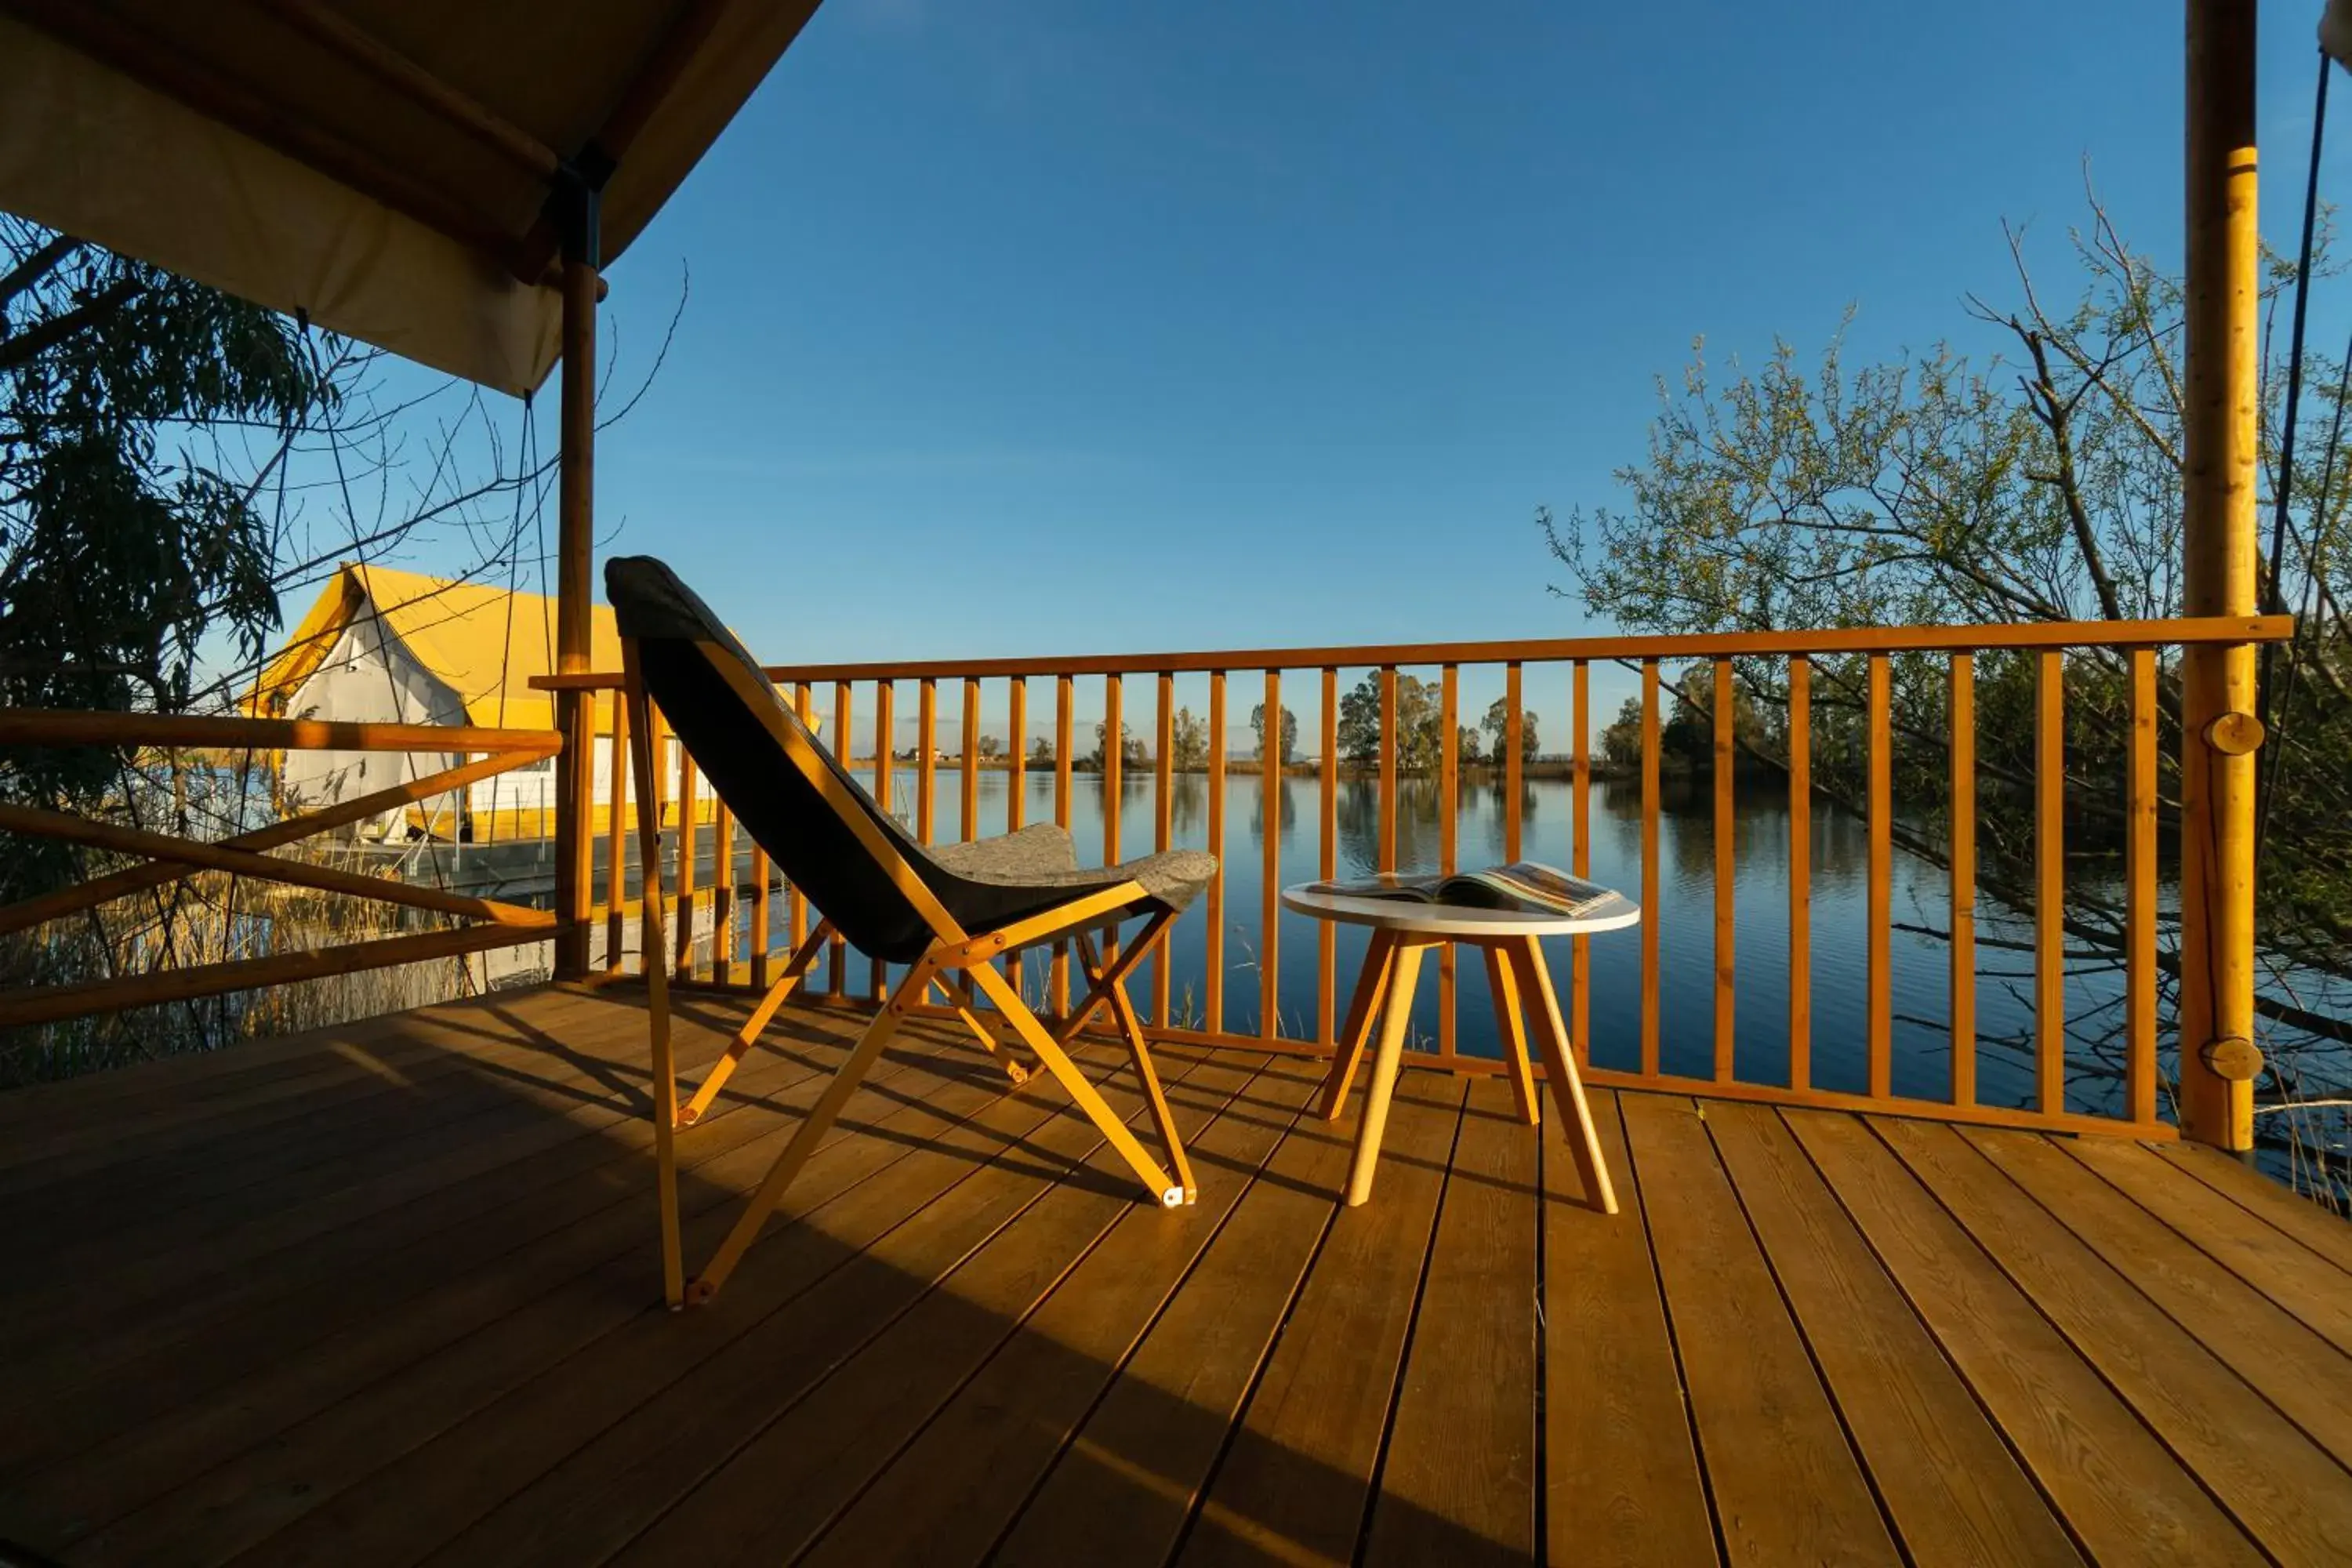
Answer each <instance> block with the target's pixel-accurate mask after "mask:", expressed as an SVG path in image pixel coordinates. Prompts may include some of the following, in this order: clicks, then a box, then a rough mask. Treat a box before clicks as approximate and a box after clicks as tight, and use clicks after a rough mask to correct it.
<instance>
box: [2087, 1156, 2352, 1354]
mask: <svg viewBox="0 0 2352 1568" xmlns="http://www.w3.org/2000/svg"><path fill="white" fill-rule="evenodd" d="M2066 1152H2068V1153H2070V1154H2072V1155H2074V1157H2075V1158H2076V1159H2078V1160H2080V1161H2082V1162H2083V1163H2084V1164H2085V1165H2088V1166H2089V1167H2090V1168H2091V1169H2093V1170H2095V1171H2096V1172H2098V1173H2099V1174H2101V1175H2102V1176H2105V1178H2106V1179H2107V1180H2108V1181H2110V1182H2112V1183H2114V1184H2116V1187H2118V1188H2120V1189H2121V1190H2122V1191H2123V1192H2124V1193H2126V1194H2128V1195H2129V1196H2130V1198H2131V1199H2132V1201H2133V1202H2135V1203H2137V1204H2138V1205H2140V1206H2141V1207H2142V1208H2144V1209H2146V1210H2147V1211H2148V1212H2149V1213H2150V1214H2152V1215H2156V1216H2157V1217H2158V1219H2161V1220H2162V1221H2164V1222H2165V1224H2167V1225H2168V1226H2172V1228H2173V1229H2174V1230H2176V1231H2179V1233H2180V1234H2181V1235H2182V1236H2184V1237H2187V1238H2188V1239H2189V1241H2190V1242H2191V1243H2192V1244H2194V1245H2195V1246H2196V1247H2200V1248H2201V1249H2202V1250H2203V1251H2204V1252H2206V1253H2207V1254H2208V1255H2210V1257H2211V1258H2213V1259H2214V1260H2215V1261H2216V1262H2218V1263H2220V1264H2221V1265H2222V1266H2223V1267H2224V1268H2228V1269H2230V1270H2231V1272H2232V1273H2234V1274H2236V1275H2237V1276H2238V1278H2239V1279H2243V1280H2244V1281H2245V1282H2246V1283H2247V1284H2249V1285H2251V1286H2252V1287H2253V1288H2254V1289H2257V1290H2259V1291H2261V1292H2262V1293H2263V1295H2265V1296H2267V1297H2269V1298H2270V1299H2271V1300H2273V1301H2275V1302H2277V1303H2278V1304H2279V1305H2280V1306H2282V1307H2284V1308H2285V1309H2286V1310H2288V1311H2289V1312H2292V1313H2293V1314H2294V1316H2295V1317H2297V1318H2299V1319H2301V1320H2302V1321H2304V1323H2305V1324H2306V1325H2308V1326H2309V1327H2310V1328H2311V1329H2312V1331H2314V1332H2315V1333H2317V1334H2318V1335H2320V1337H2321V1338H2323V1339H2325V1340H2326V1341H2327V1342H2329V1343H2331V1344H2333V1345H2334V1346H2335V1347H2336V1349H2337V1350H2340V1351H2343V1352H2346V1353H2347V1354H2352V1291H2347V1289H2346V1288H2345V1271H2344V1270H2343V1269H2342V1268H2338V1267H2337V1266H2336V1264H2334V1263H2332V1262H2329V1261H2328V1260H2327V1258H2326V1256H2325V1255H2324V1254H2322V1253H2319V1252H2317V1251H2315V1250H2314V1249H2313V1248H2312V1247H2311V1246H2310V1245H2309V1243H2308V1242H2306V1241H2305V1239H2304V1237H2302V1235H2300V1234H2299V1233H2296V1232H2294V1231H2289V1230H2285V1229H2282V1228H2280V1226H2279V1225H2278V1224H2277V1223H2276V1221H2278V1220H2284V1219H2287V1218H2288V1215H2290V1214H2291V1213H2292V1211H2287V1212H2286V1213H2282V1214H2279V1215H2273V1214H2272V1212H2271V1211H2270V1210H2269V1208H2267V1207H2264V1208H2261V1209H2248V1208H2244V1207H2242V1206H2241V1205H2239V1204H2237V1203H2235V1202H2232V1201H2231V1199H2232V1197H2233V1196H2234V1194H2228V1193H2225V1192H2224V1191H2222V1190H2221V1189H2220V1188H2217V1187H2214V1186H2210V1185H2209V1184H2206V1183H2205V1182H2202V1181H2200V1180H2198V1179H2197V1177H2198V1176H2199V1175H2201V1174H2202V1173H2203V1167H2204V1166H2205V1162H2203V1161H2197V1162H2193V1163H2192V1162H2187V1161H2181V1160H2179V1159H2178V1158H2176V1157H2175V1156H2173V1155H2172V1154H2171V1152H2169V1151H2167V1152H2163V1153H2156V1152H2151V1151H2148V1150H2144V1149H2137V1148H2134V1147H2132V1146H2130V1145H2128V1144H2118V1145H2117V1146H2116V1147H2115V1148H2113V1149H2107V1148H2095V1147H2092V1146H2090V1145H2088V1144H2085V1145H2084V1146H2083V1147H2081V1148H2074V1147H2071V1146H2070V1147H2069V1148H2068V1149H2067V1151H2066ZM2248 1174H2250V1175H2251V1174H2252V1173H2251V1172H2249V1173H2248ZM2282 1196H2284V1194H2282ZM2286 1201H2287V1202H2289V1203H2301V1202H2303V1200H2302V1199H2300V1198H2292V1197H2290V1198H2287V1199H2286ZM2311 1212H2312V1216H2313V1217H2314V1218H2315V1219H2316V1220H2318V1221H2320V1222H2322V1225H2323V1226H2326V1225H2334V1226H2341V1225H2342V1224H2343V1223H2344V1222H2343V1221H2341V1220H2338V1219H2336V1217H2335V1216H2334V1215H2327V1214H2324V1213H2322V1212H2321V1211H2319V1210H2318V1209H2316V1208H2314V1209H2312V1211H2311ZM2314 1228H2315V1229H2318V1227H2314ZM2319 1234H2320V1235H2321V1236H2324V1235H2325V1231H2324V1230H2320V1231H2319ZM2315 1239H2316V1237H2315Z"/></svg>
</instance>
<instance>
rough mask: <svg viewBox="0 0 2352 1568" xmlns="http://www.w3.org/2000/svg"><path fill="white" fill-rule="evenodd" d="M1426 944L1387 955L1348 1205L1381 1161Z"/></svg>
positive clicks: (1366, 1188) (1400, 945) (1368, 1191)
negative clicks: (1383, 1005) (1384, 998)
mask: <svg viewBox="0 0 2352 1568" xmlns="http://www.w3.org/2000/svg"><path fill="white" fill-rule="evenodd" d="M1425 945H1426V944H1425V943H1409V942H1402V941H1401V942H1396V943H1395V944H1394V947H1393V949H1392V951H1391V956H1390V959H1389V983H1388V1011H1387V1012H1386V1014H1384V1015H1383V1016H1381V1045H1380V1050H1379V1053H1378V1054H1377V1055H1375V1056H1374V1057H1373V1058H1372V1081H1371V1086H1370V1089H1368V1090H1367V1091H1366V1094H1365V1098H1364V1121H1363V1125H1362V1126H1361V1127H1360V1128H1358V1129H1357V1130H1356V1160H1355V1163H1354V1164H1353V1165H1352V1166H1351V1167H1349V1172H1348V1206H1349V1208H1355V1207H1357V1206H1358V1205H1360V1204H1362V1203H1363V1202H1364V1200H1365V1199H1367V1198H1369V1197H1370V1196H1371V1195H1372V1168H1373V1167H1374V1166H1375V1165H1377V1164H1379V1163H1380V1159H1381V1132H1382V1131H1384V1130H1385V1129H1386V1128H1387V1126H1388V1121H1389V1099H1390V1097H1391V1095H1393V1094H1394V1093H1395V1092H1396V1080H1397V1068H1398V1067H1399V1065H1400V1064H1401V1063H1402V1061H1403V1058H1404V1031H1405V1026H1407V1025H1409V1024H1410V1023H1412V993H1413V987H1414V986H1415V985H1416V984H1419V983H1420V980H1421V952H1422V948H1423V946H1425Z"/></svg>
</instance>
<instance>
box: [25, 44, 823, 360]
mask: <svg viewBox="0 0 2352 1568" xmlns="http://www.w3.org/2000/svg"><path fill="white" fill-rule="evenodd" d="M815 9H816V0H218V3H215V4H207V5H187V4H185V3H184V0H0V208H5V209H7V210H9V211H12V212H16V213H18V214H21V215H23V216H26V217H29V218H32V219H34V220H36V221H37V222H39V223H43V224H47V225H48V226H51V227H54V228H58V229H61V230H63V231H65V232H67V233H68V234H72V235H76V236H78V237H82V238H85V239H89V240H93V241H96V242H98V243H100V244H102V245H105V246H108V247H110V248H112V249H115V250H119V251H121V252H123V253H125V254H127V255H131V256H136V257H139V258H142V259H143V260H147V261H150V262H152V263H154V264H156V265H158V266H161V267H164V268H169V269H170V270H172V271H173V272H177V273H180V274H182V275H184V276H185V277H189V278H193V279H197V280H198V281H201V282H205V283H208V284H211V285H213V286H214V287H215V288H219V289H226V290H228V291H229V292H231V293H235V294H237V295H241V296H243V297H244V298H246V299H248V300H254V301H256V302H257V303H260V304H263V305H268V306H270V307H272V308H274V309H277V310H285V311H288V312H289V313H291V312H301V313H305V314H307V315H308V317H309V318H310V320H311V321H314V322H316V323H318V324H319V325H320V326H322V327H326V328H331V329H332V330H333V331H340V332H345V333H348V334H350V335H351V336H352V337H356V338H360V339H362V340H364V341H366V342H371V343H374V344H377V345H379V346H381V347H383V348H385V349H388V350H390V351H392V352H393V353H398V354H401V355H403V356H404V357H406V358H409V359H413V360H416V361H419V362H421V363H425V364H428V365H432V366H434V367H436V368H437V369H440V370H444V371H447V372H449V373H451V374H456V375H461V376H464V377H467V379H469V380H473V381H478V382H480V383H482V384H486V385H488V386H494V387H498V388H501V389H503V390H506V391H509V392H520V391H523V390H526V389H529V388H532V387H535V386H537V385H538V384H540V383H541V381H542V380H543V379H545V377H546V375H547V373H548V371H549V369H550V368H551V366H552V365H553V364H554V363H555V361H556V358H557V353H558V346H559V330H558V329H559V323H560V321H561V317H562V301H561V296H560V293H559V290H558V289H557V288H556V287H555V286H554V284H555V273H554V271H553V270H552V268H553V264H554V262H555V260H556V257H557V251H558V237H557V234H556V231H555V228H554V226H552V225H551V222H550V221H549V216H548V204H549V199H550V194H551V190H553V189H554V188H555V186H556V185H557V184H559V183H562V182H564V181H566V180H568V179H569V178H571V175H570V174H567V171H572V172H576V173H577V174H578V175H579V176H580V177H581V178H583V179H584V180H585V181H586V182H587V183H589V184H594V183H595V182H597V181H598V180H599V179H602V180H603V181H604V183H603V184H602V205H603V214H602V217H603V222H602V247H601V249H602V257H603V260H604V262H605V263H607V264H609V263H610V262H611V260H612V259H613V258H614V257H616V256H618V255H619V254H620V253H621V252H622V251H624V250H625V249H626V248H627V247H628V245H629V243H630V241H632V240H633V239H635V237H637V235H638V234H639V233H640V232H641V231H642V230H643V229H644V228H645V226H646V224H647V223H648V222H650V221H651V220H652V218H653V216H654V215H655V214H656V213H657V212H659V211H660V210H661V207H662V204H663V203H664V202H666V201H667V200H668V199H669V195H670V193H671V192H672V191H674V190H676V189H677V186H678V184H679V183H680V182H681V181H683V180H684V179H685V178H686V175H687V174H688V171H690V170H691V169H692V168H693V167H694V165H695V163H696V162H697V161H698V160H699V159H700V158H701V156H702V154H703V152H704V151H705V150H706V149H707V148H708V147H709V145H710V143H711V142H713V141H715V140H716V139H717V137H718V135H719V132H720V131H721V130H723V129H724V128H725V127H726V125H727V123H728V121H730V120H731V119H732V118H733V117H734V115H735V113H736V111H737V110H740V108H741V107H742V105H743V102H744V100H746V99H748V98H749V97H750V96H751V92H752V89H755V88H756V87H758V86H759V84H760V82H761V79H763V78H765V77H766V75H767V73H768V71H769V69H770V68H772V66H773V65H774V64H775V62H776V60H777V59H778V58H780V57H781V56H782V54H783V52H784V50H785V49H786V48H787V47H790V45H791V44H792V42H793V38H794V37H797V36H798V35H799V33H800V30H801V27H802V26H803V24H804V23H806V21H807V20H808V18H809V16H810V15H811V14H812V13H813V12H814V10H815ZM608 171H609V177H608V178H607V177H606V175H607V172H608Z"/></svg>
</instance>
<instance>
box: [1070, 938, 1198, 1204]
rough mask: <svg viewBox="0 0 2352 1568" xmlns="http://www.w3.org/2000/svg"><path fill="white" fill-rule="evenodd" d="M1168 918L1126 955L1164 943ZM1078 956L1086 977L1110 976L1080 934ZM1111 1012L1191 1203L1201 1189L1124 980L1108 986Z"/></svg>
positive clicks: (1165, 1149)
mask: <svg viewBox="0 0 2352 1568" xmlns="http://www.w3.org/2000/svg"><path fill="white" fill-rule="evenodd" d="M1169 918H1170V917H1168V916H1166V915H1162V916H1160V918H1159V919H1157V920H1155V921H1152V923H1151V924H1150V926H1149V927H1148V928H1147V929H1146V930H1145V931H1144V932H1143V934H1142V935H1141V936H1140V937H1139V938H1137V939H1136V942H1135V945H1134V947H1132V948H1130V949H1129V952H1132V953H1134V954H1136V955H1137V957H1138V958H1140V957H1141V956H1142V955H1143V954H1144V953H1147V952H1150V950H1151V949H1152V948H1153V947H1154V946H1155V945H1157V944H1158V943H1159V942H1162V941H1164V940H1165V939H1166V937H1167V933H1168V921H1169ZM1078 952H1079V955H1080V956H1081V957H1083V958H1084V959H1085V960H1086V965H1087V973H1089V974H1091V975H1094V976H1096V977H1097V979H1099V978H1100V977H1101V976H1102V975H1105V974H1108V973H1109V970H1108V967H1107V966H1106V965H1105V964H1103V963H1101V961H1100V960H1099V959H1098V958H1097V955H1096V952H1095V943H1094V939H1093V938H1092V937H1090V936H1087V935H1085V934H1083V933H1081V934H1080V936H1079V937H1078ZM1129 967H1130V968H1131V967H1132V965H1130V966H1129ZM1111 1009H1112V1012H1113V1013H1114V1015H1115V1016H1117V1017H1118V1028H1119V1033H1120V1035H1121V1036H1122V1037H1125V1039H1126V1041H1127V1054H1128V1055H1129V1058H1132V1059H1133V1060H1134V1062H1135V1076H1136V1078H1137V1079H1138V1080H1139V1081H1140V1082H1141V1083H1142V1085H1143V1096H1144V1099H1145V1100H1147V1101H1149V1102H1150V1106H1151V1121H1152V1124H1153V1125H1154V1126H1156V1127H1157V1128H1159V1130H1160V1150H1161V1152H1164V1153H1165V1154H1166V1155H1167V1156H1168V1164H1169V1167H1170V1168H1171V1170H1173V1171H1174V1172H1175V1173H1176V1183H1177V1184H1178V1185H1179V1186H1181V1187H1182V1188H1183V1189H1184V1201H1185V1202H1186V1203H1188V1204H1189V1203H1192V1202H1194V1201H1196V1200H1197V1199H1198V1198H1199V1197H1200V1195H1201V1189H1200V1187H1199V1185H1198V1184H1196V1183H1194V1181H1193V1180H1192V1162H1191V1161H1190V1160H1188V1159H1186V1158H1185V1157H1184V1140H1183V1139H1182V1138H1181V1136H1180V1135H1179V1134H1178V1133H1177V1131H1176V1116H1175V1113H1174V1112H1173V1111H1171V1110H1169V1109H1168V1096H1167V1094H1166V1093H1165V1092H1163V1091H1162V1090H1161V1089H1160V1074H1159V1072H1158V1070H1157V1069H1156V1068H1153V1067H1152V1065H1151V1047H1150V1044H1149V1042H1147V1041H1146V1040H1145V1039H1144V1037H1143V1020H1142V1019H1140V1018H1139V1017H1137V1016H1136V1015H1135V1001H1134V998H1132V997H1130V996H1129V995H1128V994H1127V981H1126V979H1125V978H1124V977H1120V978H1118V979H1114V980H1113V981H1112V982H1111Z"/></svg>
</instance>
